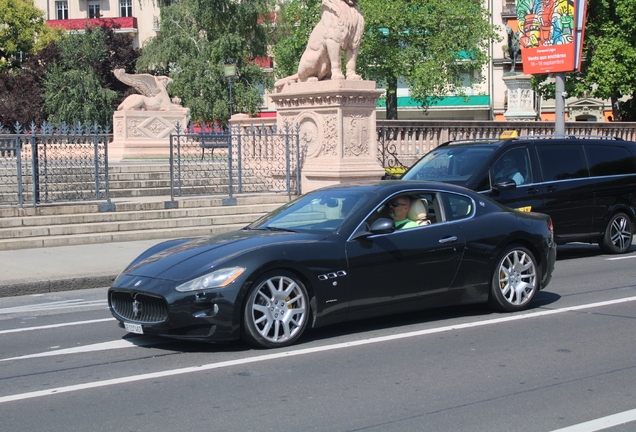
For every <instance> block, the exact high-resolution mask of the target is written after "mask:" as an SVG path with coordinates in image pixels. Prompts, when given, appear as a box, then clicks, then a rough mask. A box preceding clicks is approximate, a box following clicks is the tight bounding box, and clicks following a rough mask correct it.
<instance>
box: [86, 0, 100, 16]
mask: <svg viewBox="0 0 636 432" xmlns="http://www.w3.org/2000/svg"><path fill="white" fill-rule="evenodd" d="M100 16H101V15H100V14H99V1H95V0H92V1H89V2H88V17H89V18H99V17H100Z"/></svg>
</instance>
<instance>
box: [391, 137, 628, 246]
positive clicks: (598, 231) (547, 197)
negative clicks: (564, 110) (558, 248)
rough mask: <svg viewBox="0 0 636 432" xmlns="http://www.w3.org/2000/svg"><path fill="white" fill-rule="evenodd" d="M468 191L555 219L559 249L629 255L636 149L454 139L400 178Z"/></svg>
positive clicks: (561, 141)
mask: <svg viewBox="0 0 636 432" xmlns="http://www.w3.org/2000/svg"><path fill="white" fill-rule="evenodd" d="M402 179H404V180H434V181H441V182H446V183H452V184H456V185H461V186H465V187H467V188H469V189H473V190H475V191H477V192H480V193H482V194H483V195H486V196H488V197H491V198H493V199H494V200H496V201H498V202H499V203H501V204H504V205H506V206H508V207H511V208H514V209H517V210H522V211H533V212H541V213H546V214H548V215H550V216H551V217H552V221H553V223H554V234H555V239H556V241H557V244H564V243H570V242H588V243H593V242H598V244H599V245H600V246H601V248H602V249H603V251H605V252H608V253H623V252H627V251H628V250H629V248H630V246H631V244H632V235H633V228H632V227H633V225H634V219H635V217H636V213H635V212H636V210H635V207H636V143H635V142H631V141H624V140H622V139H620V138H612V137H591V136H563V135H561V136H531V137H518V138H510V139H505V140H501V139H499V140H459V141H451V142H447V143H444V144H442V145H440V146H439V147H437V148H436V149H435V150H432V151H431V152H429V153H427V154H426V155H424V157H422V158H421V159H420V160H419V161H418V162H416V163H415V164H414V165H413V166H412V167H411V168H409V169H408V170H407V171H406V172H405V173H404V175H403V176H402Z"/></svg>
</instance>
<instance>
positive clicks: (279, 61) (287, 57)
mask: <svg viewBox="0 0 636 432" xmlns="http://www.w3.org/2000/svg"><path fill="white" fill-rule="evenodd" d="M320 6H321V0H295V1H291V2H288V3H283V4H281V6H280V12H279V13H278V15H277V17H278V21H277V26H278V29H277V31H278V36H279V41H278V43H277V44H276V45H275V46H274V58H275V59H276V65H275V67H274V69H275V74H276V76H277V77H278V78H283V77H286V76H291V75H294V74H295V73H296V72H297V71H298V63H299V62H300V57H301V56H302V55H303V52H304V51H305V47H306V46H307V41H308V40H309V35H310V33H311V31H312V30H313V28H314V27H315V25H316V24H317V23H318V22H319V21H320V17H321V12H320Z"/></svg>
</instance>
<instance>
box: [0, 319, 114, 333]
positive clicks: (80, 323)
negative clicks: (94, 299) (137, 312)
mask: <svg viewBox="0 0 636 432" xmlns="http://www.w3.org/2000/svg"><path fill="white" fill-rule="evenodd" d="M106 321H115V318H102V319H96V320H89V321H73V322H67V323H60V324H49V325H45V326H39V327H25V328H17V329H10V330H0V335H3V334H7V333H20V332H25V331H33V330H46V329H52V328H58V327H68V326H76V325H82V324H93V323H101V322H106Z"/></svg>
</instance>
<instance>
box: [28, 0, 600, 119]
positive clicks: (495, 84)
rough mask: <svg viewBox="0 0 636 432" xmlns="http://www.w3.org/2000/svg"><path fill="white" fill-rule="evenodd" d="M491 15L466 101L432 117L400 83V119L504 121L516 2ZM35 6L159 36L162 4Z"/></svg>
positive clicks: (455, 101)
mask: <svg viewBox="0 0 636 432" xmlns="http://www.w3.org/2000/svg"><path fill="white" fill-rule="evenodd" d="M485 1H487V2H488V5H487V6H488V9H489V10H490V11H491V23H492V24H493V25H496V26H497V27H498V29H499V34H500V36H501V39H502V41H501V42H494V43H492V44H491V46H490V50H489V51H490V52H489V56H490V59H491V60H490V63H489V64H488V65H487V66H486V67H484V69H483V70H482V71H481V76H479V77H478V78H480V82H479V84H474V85H469V84H468V83H469V82H470V81H471V79H470V78H471V77H469V76H468V75H467V76H466V83H467V85H466V87H465V88H464V89H463V90H464V93H465V94H466V95H467V97H462V96H457V95H448V96H447V97H446V98H444V99H443V100H441V101H440V102H438V103H436V104H435V105H433V106H432V107H430V108H429V110H428V114H424V113H423V110H422V109H421V107H420V106H419V104H417V103H416V102H415V101H414V100H413V99H412V98H411V97H410V94H409V89H408V86H407V85H406V82H399V83H398V94H397V96H398V116H399V118H400V120H417V119H428V120H506V116H505V113H506V110H507V108H508V100H509V97H508V96H509V89H508V86H507V85H506V82H505V80H504V74H505V73H506V72H510V69H511V66H512V59H511V58H510V55H509V51H508V46H507V37H508V34H507V31H506V28H507V27H510V28H512V29H513V30H514V31H516V30H517V8H516V0H485ZM35 5H36V6H37V7H39V8H40V9H41V10H43V11H44V12H45V14H46V19H47V20H48V23H49V25H51V26H55V27H63V28H65V29H66V30H67V31H69V32H70V31H82V30H83V29H84V28H85V26H86V24H90V23H94V24H98V23H99V22H100V21H106V22H110V23H113V24H117V27H118V29H117V30H116V31H117V32H123V33H130V34H132V35H133V37H134V42H133V44H134V46H136V47H143V45H144V43H145V41H146V40H147V39H149V38H151V37H153V36H156V35H157V34H158V32H159V4H158V0H35ZM259 61H265V62H266V63H267V65H263V67H265V68H267V70H268V72H269V73H271V71H272V64H271V58H267V59H259ZM515 69H516V70H517V71H521V70H522V64H521V56H519V59H518V60H517V61H516V67H515ZM531 97H532V105H533V110H534V111H535V112H536V120H540V121H554V119H555V114H554V111H555V110H554V100H541V98H539V97H537V96H536V95H534V93H533V94H532V96H531ZM263 103H264V105H263V112H264V115H267V113H269V114H272V115H273V112H274V111H275V107H274V105H273V103H272V102H271V100H270V99H269V98H268V97H267V96H265V97H264V102H263ZM377 118H378V119H383V118H386V109H385V107H384V105H383V104H382V102H380V103H379V105H378V108H377ZM609 119H611V105H610V103H609V101H602V100H596V99H590V98H585V99H578V98H570V99H568V100H567V101H566V120H571V121H574V120H577V121H607V120H609Z"/></svg>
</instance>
